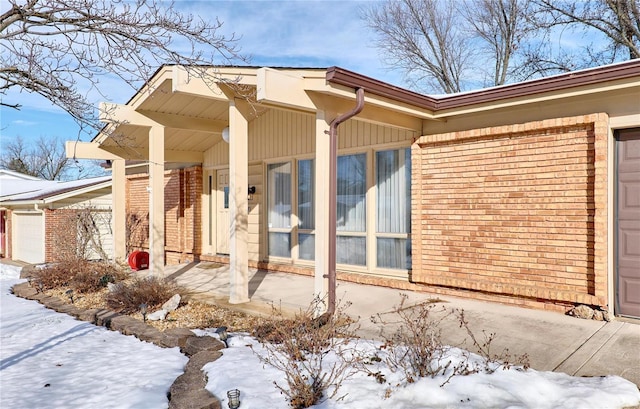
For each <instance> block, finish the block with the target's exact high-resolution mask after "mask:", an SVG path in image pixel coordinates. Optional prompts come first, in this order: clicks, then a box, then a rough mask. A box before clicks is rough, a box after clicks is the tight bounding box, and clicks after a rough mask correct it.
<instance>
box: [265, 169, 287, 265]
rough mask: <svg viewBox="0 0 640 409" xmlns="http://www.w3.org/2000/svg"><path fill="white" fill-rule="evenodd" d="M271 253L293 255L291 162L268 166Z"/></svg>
mask: <svg viewBox="0 0 640 409" xmlns="http://www.w3.org/2000/svg"><path fill="white" fill-rule="evenodd" d="M267 184H268V190H267V192H268V193H267V200H268V216H267V217H268V221H267V222H268V224H269V255H270V256H276V257H291V163H290V162H285V163H274V164H270V165H268V167H267Z"/></svg>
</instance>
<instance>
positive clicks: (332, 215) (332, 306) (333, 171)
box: [325, 88, 364, 316]
mask: <svg viewBox="0 0 640 409" xmlns="http://www.w3.org/2000/svg"><path fill="white" fill-rule="evenodd" d="M362 108H364V88H358V89H357V90H356V106H355V107H354V108H353V110H351V111H349V112H346V113H344V114H342V115H340V116H338V117H337V118H335V119H334V120H333V121H331V123H330V124H329V156H330V159H329V274H328V275H327V276H325V278H328V281H329V283H328V284H329V285H328V287H329V300H328V301H329V305H328V306H327V312H326V313H325V314H326V315H328V316H330V315H332V314H333V313H334V312H335V310H336V233H337V231H336V230H337V228H336V219H337V206H338V201H337V194H338V186H337V185H338V181H337V179H338V126H339V125H340V124H341V123H343V122H344V121H346V120H347V119H349V118H352V117H354V116H356V115H358V114H359V113H360V112H361V111H362Z"/></svg>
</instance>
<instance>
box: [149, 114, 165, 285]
mask: <svg viewBox="0 0 640 409" xmlns="http://www.w3.org/2000/svg"><path fill="white" fill-rule="evenodd" d="M149 190H150V192H149V227H150V228H149V259H150V260H149V265H150V266H149V267H150V270H151V273H152V274H162V273H164V126H158V125H156V126H152V127H151V129H150V130H149Z"/></svg>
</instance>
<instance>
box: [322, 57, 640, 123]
mask: <svg viewBox="0 0 640 409" xmlns="http://www.w3.org/2000/svg"><path fill="white" fill-rule="evenodd" d="M639 74H640V59H635V60H630V61H625V62H622V63H617V64H611V65H605V66H602V67H596V68H588V69H585V70H580V71H572V72H568V73H564V74H559V75H554V76H551V77H544V78H538V79H535V80H530V81H525V82H518V83H514V84H508V85H502V86H498V87H493V88H485V89H480V90H477V91H470V92H464V93H458V94H451V95H445V96H441V97H432V96H428V95H423V94H419V93H417V92H414V91H410V90H407V89H404V88H400V87H397V86H394V85H391V84H387V83H385V82H382V81H379V80H376V79H374V78H371V77H367V76H364V75H361V74H358V73H356V72H353V71H349V70H346V69H344V68H340V67H330V68H328V69H327V75H326V80H327V82H330V83H333V84H338V85H344V86H347V87H350V88H364V89H365V90H366V91H367V92H370V93H372V94H376V95H379V96H382V97H387V98H390V99H393V100H396V101H401V102H406V103H409V104H412V105H415V106H418V107H421V108H426V109H429V110H433V111H436V110H440V109H449V108H459V107H463V106H467V105H474V104H479V103H483V102H492V101H496V100H499V99H507V98H516V97H522V96H528V95H534V94H540V93H543V92H549V91H557V90H562V89H567V88H574V87H578V86H585V85H591V84H597V83H601V82H606V81H612V80H620V79H625V78H630V77H633V76H638V75H639Z"/></svg>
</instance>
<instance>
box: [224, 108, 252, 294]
mask: <svg viewBox="0 0 640 409" xmlns="http://www.w3.org/2000/svg"><path fill="white" fill-rule="evenodd" d="M241 104H242V102H239V101H235V100H233V99H232V100H230V101H229V219H230V222H231V226H230V230H229V232H230V237H229V263H230V264H229V280H230V286H229V302H230V303H232V304H239V303H244V302H249V252H248V246H247V242H248V240H249V231H248V227H247V224H248V218H249V209H248V206H249V201H248V199H247V194H248V193H247V188H248V182H249V154H248V133H249V124H248V120H247V116H248V115H247V108H246V107H244V106H240V105H241Z"/></svg>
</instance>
